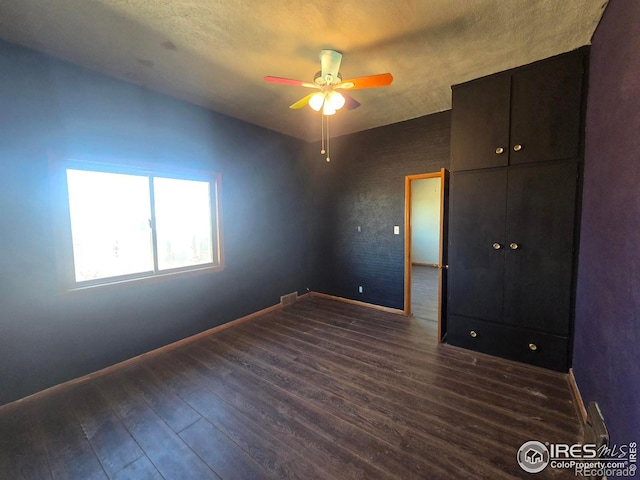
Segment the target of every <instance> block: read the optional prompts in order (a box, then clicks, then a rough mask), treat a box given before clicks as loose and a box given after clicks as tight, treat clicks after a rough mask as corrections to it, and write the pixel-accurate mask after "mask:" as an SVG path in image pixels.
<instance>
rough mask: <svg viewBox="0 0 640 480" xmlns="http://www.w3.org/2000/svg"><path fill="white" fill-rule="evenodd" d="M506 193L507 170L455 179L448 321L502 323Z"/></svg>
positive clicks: (457, 175)
mask: <svg viewBox="0 0 640 480" xmlns="http://www.w3.org/2000/svg"><path fill="white" fill-rule="evenodd" d="M506 190H507V170H506V169H499V170H480V171H475V172H461V173H453V174H452V175H451V184H450V193H449V271H448V277H449V278H448V286H449V292H448V296H449V301H448V306H447V312H448V314H449V315H451V314H454V315H464V316H468V317H475V318H482V319H485V320H493V321H499V320H500V319H501V317H502V301H503V289H504V244H503V242H504V235H505V230H504V225H505V201H506V195H507V191H506ZM494 243H495V244H497V245H498V246H499V248H498V249H494V247H493V244H494Z"/></svg>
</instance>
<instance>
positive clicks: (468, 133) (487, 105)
mask: <svg viewBox="0 0 640 480" xmlns="http://www.w3.org/2000/svg"><path fill="white" fill-rule="evenodd" d="M510 85H511V77H510V75H509V74H503V75H497V76H492V77H488V78H483V79H481V80H475V81H473V82H470V83H466V84H464V85H458V86H456V87H453V91H452V108H453V109H452V112H451V170H452V171H458V170H473V169H476V168H488V167H501V166H506V165H507V163H508V157H509V96H510ZM497 149H502V153H496V151H500V150H497Z"/></svg>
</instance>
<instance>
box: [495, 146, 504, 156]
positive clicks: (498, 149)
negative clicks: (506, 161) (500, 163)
mask: <svg viewBox="0 0 640 480" xmlns="http://www.w3.org/2000/svg"><path fill="white" fill-rule="evenodd" d="M502 152H504V148H502V147H498V148H496V153H497V154H498V155H500V154H501V153H502Z"/></svg>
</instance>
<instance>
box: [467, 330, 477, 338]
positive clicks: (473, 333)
mask: <svg viewBox="0 0 640 480" xmlns="http://www.w3.org/2000/svg"><path fill="white" fill-rule="evenodd" d="M469 335H471V336H472V337H473V338H476V337H477V336H478V334H477V333H476V331H475V330H471V331H470V332H469Z"/></svg>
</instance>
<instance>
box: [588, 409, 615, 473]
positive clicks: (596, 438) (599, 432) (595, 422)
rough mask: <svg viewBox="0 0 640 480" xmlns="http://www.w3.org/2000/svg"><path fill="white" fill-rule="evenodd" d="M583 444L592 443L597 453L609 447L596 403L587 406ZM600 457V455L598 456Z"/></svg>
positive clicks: (602, 418)
mask: <svg viewBox="0 0 640 480" xmlns="http://www.w3.org/2000/svg"><path fill="white" fill-rule="evenodd" d="M584 443H593V444H595V445H596V448H597V449H598V452H600V451H601V450H600V449H601V448H607V447H608V446H609V432H608V431H607V426H606V425H605V424H604V417H603V416H602V412H601V411H600V407H599V406H598V404H597V403H596V402H589V405H588V406H587V422H586V423H585V425H584ZM598 456H600V455H598ZM587 478H589V479H591V480H602V479H603V478H606V477H587Z"/></svg>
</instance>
